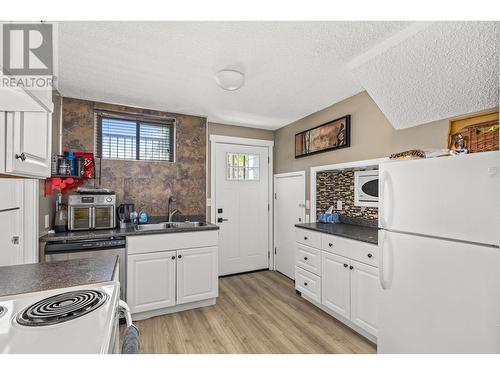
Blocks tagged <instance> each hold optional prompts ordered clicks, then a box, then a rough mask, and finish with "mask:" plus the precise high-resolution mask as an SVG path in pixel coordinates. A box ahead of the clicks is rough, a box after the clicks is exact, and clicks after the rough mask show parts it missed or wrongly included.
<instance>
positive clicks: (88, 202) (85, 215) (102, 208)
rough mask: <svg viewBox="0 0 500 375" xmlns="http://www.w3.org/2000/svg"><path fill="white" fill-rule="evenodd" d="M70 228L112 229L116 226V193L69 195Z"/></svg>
mask: <svg viewBox="0 0 500 375" xmlns="http://www.w3.org/2000/svg"><path fill="white" fill-rule="evenodd" d="M68 211H69V220H68V229H69V230H89V229H111V228H115V227H116V218H115V212H116V195H115V194H73V195H70V196H69V197H68Z"/></svg>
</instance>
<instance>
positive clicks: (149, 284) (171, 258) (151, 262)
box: [127, 251, 176, 313]
mask: <svg viewBox="0 0 500 375" xmlns="http://www.w3.org/2000/svg"><path fill="white" fill-rule="evenodd" d="M127 263H128V264H127V303H128V305H129V306H130V310H131V312H132V313H137V312H142V311H149V310H155V309H161V308H164V307H169V306H173V305H175V267H176V254H175V251H165V252H161V253H150V254H137V255H129V256H128V258H127Z"/></svg>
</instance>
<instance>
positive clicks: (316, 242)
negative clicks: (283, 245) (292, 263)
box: [295, 228, 321, 249]
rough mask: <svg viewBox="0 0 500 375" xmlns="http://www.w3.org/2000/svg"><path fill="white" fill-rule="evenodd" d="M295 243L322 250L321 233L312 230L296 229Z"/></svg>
mask: <svg viewBox="0 0 500 375" xmlns="http://www.w3.org/2000/svg"><path fill="white" fill-rule="evenodd" d="M295 241H297V242H299V243H301V244H304V245H307V246H312V247H315V248H317V249H321V233H319V232H314V231H311V230H306V229H301V228H295Z"/></svg>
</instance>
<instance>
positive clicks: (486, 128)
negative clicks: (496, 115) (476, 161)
mask: <svg viewBox="0 0 500 375" xmlns="http://www.w3.org/2000/svg"><path fill="white" fill-rule="evenodd" d="M459 133H460V134H462V136H463V137H464V138H465V141H466V145H465V147H466V148H467V149H468V150H469V152H470V153H474V152H482V151H495V150H498V120H496V121H486V122H482V123H480V124H474V125H469V126H466V127H464V128H462V129H460V131H459Z"/></svg>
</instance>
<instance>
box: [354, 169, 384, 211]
mask: <svg viewBox="0 0 500 375" xmlns="http://www.w3.org/2000/svg"><path fill="white" fill-rule="evenodd" d="M354 205H355V206H362V207H378V170H371V171H355V172H354Z"/></svg>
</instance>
